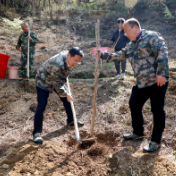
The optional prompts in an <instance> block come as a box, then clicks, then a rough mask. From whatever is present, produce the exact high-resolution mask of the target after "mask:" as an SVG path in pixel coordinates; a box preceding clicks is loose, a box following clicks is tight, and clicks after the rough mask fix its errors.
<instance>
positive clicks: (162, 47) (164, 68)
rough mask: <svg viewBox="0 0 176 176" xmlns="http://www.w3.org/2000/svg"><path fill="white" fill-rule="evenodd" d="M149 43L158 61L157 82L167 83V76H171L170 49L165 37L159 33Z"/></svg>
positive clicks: (160, 84)
mask: <svg viewBox="0 0 176 176" xmlns="http://www.w3.org/2000/svg"><path fill="white" fill-rule="evenodd" d="M149 43H150V45H151V47H152V51H153V52H154V55H155V57H156V62H157V71H156V82H157V84H158V85H159V86H162V85H164V84H165V83H166V78H168V77H169V65H168V49H167V46H166V44H165V41H164V39H163V37H161V36H160V35H157V34H155V35H153V36H152V37H151V39H150V41H149Z"/></svg>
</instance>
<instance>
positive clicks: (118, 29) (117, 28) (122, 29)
mask: <svg viewBox="0 0 176 176" xmlns="http://www.w3.org/2000/svg"><path fill="white" fill-rule="evenodd" d="M116 32H118V33H119V28H117V30H116ZM120 32H124V29H122V30H121V31H120Z"/></svg>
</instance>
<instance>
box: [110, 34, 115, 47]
mask: <svg viewBox="0 0 176 176" xmlns="http://www.w3.org/2000/svg"><path fill="white" fill-rule="evenodd" d="M114 40H115V37H114V33H113V35H112V38H111V43H110V44H111V45H113V44H114Z"/></svg>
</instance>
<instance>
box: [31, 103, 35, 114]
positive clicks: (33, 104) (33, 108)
mask: <svg viewBox="0 0 176 176" xmlns="http://www.w3.org/2000/svg"><path fill="white" fill-rule="evenodd" d="M36 109H37V103H32V104H31V106H30V110H31V111H32V112H35V111H36Z"/></svg>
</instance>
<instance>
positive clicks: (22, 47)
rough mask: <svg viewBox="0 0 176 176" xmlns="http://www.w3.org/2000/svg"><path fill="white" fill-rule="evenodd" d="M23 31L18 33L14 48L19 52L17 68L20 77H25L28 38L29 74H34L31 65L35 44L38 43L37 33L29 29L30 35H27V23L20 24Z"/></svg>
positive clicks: (32, 63)
mask: <svg viewBox="0 0 176 176" xmlns="http://www.w3.org/2000/svg"><path fill="white" fill-rule="evenodd" d="M21 29H22V30H23V32H22V33H21V34H20V36H19V39H18V43H17V46H16V49H17V50H18V51H20V52H21V65H20V68H19V76H20V77H21V78H26V77H27V67H26V66H27V55H28V40H30V47H29V74H30V75H31V76H32V75H34V70H33V65H34V58H35V45H36V44H37V43H38V39H37V35H36V34H35V33H34V32H32V31H30V37H28V24H27V23H23V24H21Z"/></svg>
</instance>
